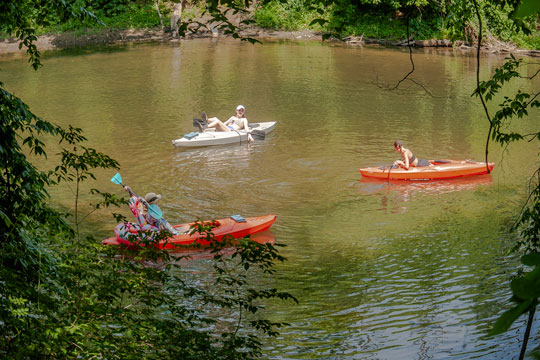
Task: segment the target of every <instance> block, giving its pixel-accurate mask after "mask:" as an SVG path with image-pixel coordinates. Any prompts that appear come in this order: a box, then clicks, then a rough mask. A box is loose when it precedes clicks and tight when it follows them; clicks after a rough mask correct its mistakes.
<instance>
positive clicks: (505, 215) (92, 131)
mask: <svg viewBox="0 0 540 360" xmlns="http://www.w3.org/2000/svg"><path fill="white" fill-rule="evenodd" d="M1 60H2V61H1V62H0V79H1V81H3V82H4V84H5V86H6V88H7V89H8V90H9V91H11V92H14V93H15V94H16V95H18V96H20V97H22V98H23V99H24V100H25V101H26V102H27V103H28V104H29V105H30V106H31V109H32V111H33V112H34V113H36V114H38V115H39V116H41V117H42V118H44V119H46V120H49V121H52V122H54V123H58V124H61V125H63V126H67V125H68V124H72V125H73V126H76V127H81V128H83V129H84V130H85V135H86V136H87V138H88V140H89V141H88V145H89V146H92V147H95V148H97V149H99V150H100V151H103V152H105V153H107V154H108V155H110V156H112V157H113V158H115V159H117V160H118V161H119V162H120V164H121V171H120V172H121V174H122V176H123V178H124V182H125V183H126V184H128V185H130V186H131V187H132V188H133V189H134V190H135V191H136V192H138V193H140V194H144V193H146V192H150V191H154V192H158V193H160V194H162V195H163V200H162V204H161V207H162V209H163V211H164V214H165V215H166V217H167V218H168V220H169V221H170V222H171V223H181V222H187V221H192V220H194V219H196V218H202V219H211V218H223V217H228V216H229V215H232V214H242V215H244V216H253V215H262V214H267V213H274V214H277V216H278V220H277V222H276V223H275V224H274V226H273V227H272V233H273V234H274V236H275V239H276V241H277V242H279V243H282V244H286V245H287V247H286V248H285V249H284V250H283V251H282V253H283V255H285V256H286V257H287V258H288V261H287V262H285V263H284V264H281V265H279V266H278V267H277V268H278V273H277V275H276V276H274V277H272V278H271V279H266V280H260V279H257V280H256V279H254V281H264V282H265V283H266V284H270V285H271V286H275V287H277V288H279V289H281V290H285V291H289V292H290V293H292V294H293V295H294V296H296V297H297V298H298V300H299V304H298V305H295V304H294V303H292V302H287V303H282V302H276V303H270V304H267V308H266V309H267V310H266V315H267V316H269V317H270V318H271V319H272V320H275V321H285V322H287V323H288V324H289V325H288V326H286V327H285V328H283V329H282V331H281V335H280V336H279V337H278V338H277V339H274V340H271V341H268V343H266V344H265V348H264V352H265V357H267V358H274V359H447V358H453V359H472V358H477V359H495V358H496V359H507V358H511V357H515V356H516V353H517V352H518V351H519V347H520V344H519V341H520V339H521V338H522V337H523V331H524V319H520V321H518V322H516V324H515V325H514V326H513V328H512V330H511V331H508V332H507V333H505V334H503V335H500V336H497V337H494V338H488V337H486V334H487V332H488V331H489V329H490V326H492V324H493V322H494V320H495V319H496V318H497V316H498V314H500V313H501V312H502V311H503V310H505V309H507V308H508V307H509V306H510V304H509V302H508V301H507V300H508V298H509V295H510V293H509V287H508V281H509V278H510V276H511V275H512V273H513V271H514V270H515V265H516V263H517V259H516V256H505V251H506V250H507V249H508V248H509V247H510V246H511V243H512V238H511V237H510V236H509V235H507V233H506V229H507V227H508V224H509V223H510V222H511V221H512V220H513V219H514V216H515V215H516V214H517V212H518V210H519V208H520V206H521V204H522V202H523V201H524V199H525V184H526V182H527V180H528V177H529V176H530V173H531V170H532V169H533V168H534V166H535V164H536V154H537V148H536V147H535V145H534V144H519V145H513V146H511V147H510V148H509V152H508V153H503V152H502V151H501V150H500V149H499V148H498V146H497V145H494V146H492V147H491V151H490V159H491V160H492V161H495V162H496V166H495V171H494V172H493V174H492V175H488V176H481V177H477V178H471V179H468V180H451V181H439V182H429V183H421V182H420V183H418V182H415V183H400V182H396V183H387V182H373V181H367V180H366V179H361V176H360V173H359V172H358V169H359V168H360V167H364V166H371V165H384V164H390V163H391V162H392V161H393V160H395V159H396V158H397V154H396V153H395V152H394V150H393V148H392V143H393V141H394V140H395V139H396V138H399V139H402V140H403V141H404V143H405V144H406V145H407V146H409V147H410V148H411V149H413V151H414V152H415V153H416V154H417V155H418V156H420V157H427V158H451V159H476V160H483V158H484V146H485V137H486V134H487V121H486V119H485V118H484V115H483V112H482V110H481V108H480V106H479V102H478V100H477V99H475V98H472V97H471V96H470V94H471V93H472V90H473V89H474V86H475V83H474V79H475V58H474V57H473V56H472V54H466V53H458V52H454V51H418V52H415V54H414V61H415V67H416V71H415V72H414V74H413V75H412V78H413V79H414V80H415V81H416V82H417V83H419V84H422V85H423V86H424V87H425V89H426V90H424V89H423V88H422V87H420V86H417V85H415V84H414V83H413V82H410V81H405V82H404V83H403V84H401V85H400V88H399V89H398V90H394V91H389V90H388V88H389V87H393V86H394V85H395V84H396V83H397V82H398V81H399V79H401V78H402V77H403V76H404V75H405V74H406V73H407V72H408V71H409V70H410V66H411V65H410V63H409V56H408V53H407V52H406V51H403V50H396V49H379V48H361V47H357V48H348V47H343V46H331V45H321V44H319V43H315V42H310V43H279V42H268V43H264V44H262V45H250V44H246V43H241V42H237V41H231V40H221V39H220V40H218V41H216V40H213V41H212V40H196V41H186V42H183V43H181V44H176V45H172V46H169V45H139V46H128V47H121V48H105V49H95V48H93V49H81V50H71V51H62V52H54V53H46V54H44V56H43V63H44V65H45V66H44V67H43V68H42V69H41V70H40V71H38V72H33V71H32V70H31V69H30V67H29V65H28V64H27V62H26V60H25V59H24V58H17V57H4V58H2V59H1ZM501 62H502V59H501V58H497V57H483V64H484V65H483V67H482V73H481V76H482V77H483V78H486V77H487V76H488V72H489V71H490V69H492V68H493V67H494V66H497V65H500V64H501ZM513 86H514V89H516V88H518V87H524V88H523V89H525V90H526V89H527V88H526V86H527V85H524V83H522V84H514V85H513ZM237 104H243V105H245V106H246V108H247V117H248V119H249V120H250V121H251V122H262V121H272V120H275V121H277V122H278V125H277V127H276V129H275V131H274V132H273V133H272V134H270V135H268V136H267V137H266V139H265V140H264V141H256V142H255V143H254V144H252V145H248V144H238V145H228V146H220V147H215V148H200V149H191V150H181V149H176V148H174V147H173V146H172V145H171V140H172V139H175V138H179V137H181V136H182V135H183V134H185V133H188V132H190V131H193V130H194V129H193V128H192V124H191V123H192V118H194V117H200V113H201V111H203V110H204V111H206V112H207V113H208V114H209V115H210V116H218V117H219V118H221V119H223V120H225V119H227V118H228V117H229V116H230V115H232V114H233V110H234V107H235V106H236V105H237ZM537 116H538V114H532V115H531V116H530V117H529V118H528V119H525V120H522V121H521V122H520V125H519V126H520V127H519V128H517V130H519V131H523V132H527V131H529V130H530V129H531V128H532V127H533V119H535V118H536V117H537ZM47 142H48V144H49V146H50V147H51V148H50V149H49V155H50V158H51V162H49V163H48V164H49V165H48V166H52V165H50V164H51V163H52V160H54V159H55V156H54V154H55V153H56V152H58V148H57V146H56V145H55V143H54V142H53V141H50V140H47ZM98 175H99V180H98V182H97V183H92V184H89V185H88V186H87V188H86V189H84V190H85V191H87V190H88V189H89V188H90V187H99V188H100V189H102V190H103V191H109V192H114V193H116V194H118V195H123V190H122V189H121V188H120V187H119V186H118V185H114V184H112V183H111V182H109V179H110V177H111V176H112V175H114V171H103V172H98ZM52 194H53V199H52V201H53V202H54V203H55V205H57V206H61V207H67V208H70V207H72V206H73V202H74V198H73V194H72V192H71V191H70V190H69V189H60V190H54V191H53V192H52ZM83 199H84V200H85V201H86V202H91V201H92V200H91V198H90V197H86V196H85V197H84V198H83ZM123 213H124V214H125V215H129V213H128V211H126V209H123ZM90 219H91V220H90V222H88V223H87V225H86V231H90V230H92V232H93V233H94V235H95V236H96V239H97V240H96V241H99V239H100V238H102V237H104V236H108V235H110V234H111V233H112V228H113V227H114V221H113V220H112V219H111V217H110V216H109V215H108V214H107V213H105V212H102V213H100V214H95V215H93V216H92V217H91V218H90ZM197 261H199V263H197ZM207 261H208V260H204V259H200V260H194V263H192V264H191V265H190V266H195V267H197V266H200V267H205V266H208V262H207ZM536 330H537V329H536V326H535V327H534V328H533V332H532V334H533V335H534V336H533V339H532V340H531V344H533V345H531V347H532V346H535V345H538V344H539V340H540V338H538V336H537V331H536Z"/></svg>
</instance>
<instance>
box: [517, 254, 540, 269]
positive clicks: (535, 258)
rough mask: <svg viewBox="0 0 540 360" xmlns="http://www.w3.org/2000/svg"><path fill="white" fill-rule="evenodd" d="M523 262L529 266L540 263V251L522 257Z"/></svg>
mask: <svg viewBox="0 0 540 360" xmlns="http://www.w3.org/2000/svg"><path fill="white" fill-rule="evenodd" d="M521 262H522V263H523V264H525V265H527V266H537V265H540V253H530V254H527V255H523V256H522V257H521Z"/></svg>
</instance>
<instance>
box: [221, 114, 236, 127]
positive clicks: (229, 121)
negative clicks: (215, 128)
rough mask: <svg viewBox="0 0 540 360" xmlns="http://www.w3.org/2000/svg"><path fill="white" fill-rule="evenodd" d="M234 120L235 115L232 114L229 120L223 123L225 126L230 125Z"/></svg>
mask: <svg viewBox="0 0 540 360" xmlns="http://www.w3.org/2000/svg"><path fill="white" fill-rule="evenodd" d="M233 121H234V116H231V117H230V118H228V119H227V121H225V122H224V123H223V124H224V125H225V126H228V125H229V124H230V123H232V122H233Z"/></svg>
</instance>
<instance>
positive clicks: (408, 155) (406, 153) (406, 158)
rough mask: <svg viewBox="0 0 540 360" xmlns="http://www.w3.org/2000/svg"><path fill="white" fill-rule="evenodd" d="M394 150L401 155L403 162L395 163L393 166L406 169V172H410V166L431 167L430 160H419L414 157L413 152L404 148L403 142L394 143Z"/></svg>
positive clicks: (397, 161)
mask: <svg viewBox="0 0 540 360" xmlns="http://www.w3.org/2000/svg"><path fill="white" fill-rule="evenodd" d="M394 149H395V150H396V151H397V152H398V153H399V154H400V155H401V160H396V161H394V165H393V166H400V167H402V168H404V169H405V170H409V167H410V166H413V167H424V166H431V163H430V162H429V160H426V159H418V158H417V157H416V156H414V154H413V152H412V151H411V150H409V149H406V148H405V147H404V146H403V143H402V142H401V140H396V141H394Z"/></svg>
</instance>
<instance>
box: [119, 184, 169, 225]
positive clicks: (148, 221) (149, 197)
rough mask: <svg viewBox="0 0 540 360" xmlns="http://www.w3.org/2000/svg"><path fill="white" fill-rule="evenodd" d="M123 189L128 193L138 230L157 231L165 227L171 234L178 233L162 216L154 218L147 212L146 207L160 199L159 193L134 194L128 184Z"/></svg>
mask: <svg viewBox="0 0 540 360" xmlns="http://www.w3.org/2000/svg"><path fill="white" fill-rule="evenodd" d="M124 189H125V190H126V191H127V192H128V193H129V196H130V198H129V208H130V210H131V212H132V213H133V215H135V218H136V219H137V224H138V225H139V228H140V230H143V231H147V230H152V231H159V230H161V229H166V230H167V231H169V232H170V233H171V234H173V235H178V231H176V229H175V228H174V227H172V225H171V224H169V222H168V221H167V220H165V219H163V218H161V219H154V218H153V217H152V216H151V215H150V213H149V212H148V207H149V206H150V205H151V204H156V205H157V202H158V201H159V200H161V195H159V194H156V193H153V192H151V193H148V194H146V195H145V196H144V198H143V197H140V196H136V195H135V194H134V193H133V192H132V191H131V188H130V187H129V186H124Z"/></svg>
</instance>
